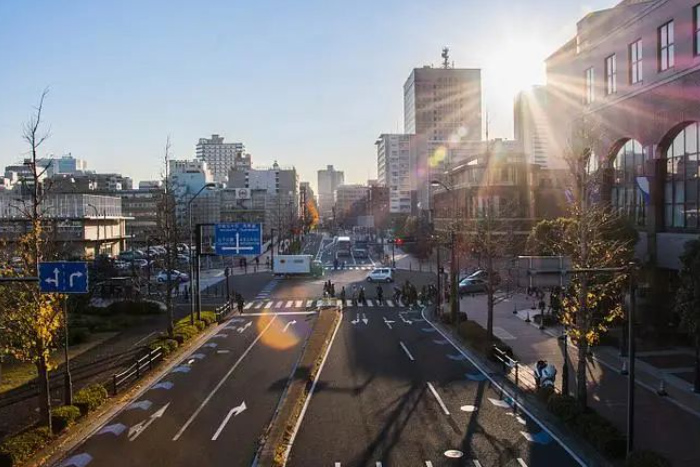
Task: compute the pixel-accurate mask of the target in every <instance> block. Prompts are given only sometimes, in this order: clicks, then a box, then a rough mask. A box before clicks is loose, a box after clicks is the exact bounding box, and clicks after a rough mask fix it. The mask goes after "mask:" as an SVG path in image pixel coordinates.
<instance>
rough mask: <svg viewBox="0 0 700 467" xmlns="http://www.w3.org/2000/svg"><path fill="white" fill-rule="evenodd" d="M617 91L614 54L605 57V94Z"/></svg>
mask: <svg viewBox="0 0 700 467" xmlns="http://www.w3.org/2000/svg"><path fill="white" fill-rule="evenodd" d="M616 92H617V60H616V59H615V54H612V55H611V56H609V57H608V58H606V59H605V94H606V95H608V96H609V95H610V94H615V93H616Z"/></svg>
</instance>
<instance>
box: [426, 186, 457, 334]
mask: <svg viewBox="0 0 700 467" xmlns="http://www.w3.org/2000/svg"><path fill="white" fill-rule="evenodd" d="M430 186H440V187H442V188H444V189H445V190H446V191H447V192H448V193H449V194H450V196H451V197H452V216H453V217H456V216H457V209H456V197H455V193H454V191H453V189H452V188H450V187H449V186H447V185H446V184H445V183H444V182H442V181H440V180H431V181H430ZM431 209H432V203H431ZM439 257H440V244H439V243H438V258H439ZM439 280H440V266H439V264H438V304H439V294H440V290H439V289H440V285H439ZM457 292H458V291H457V260H456V256H455V229H454V228H451V229H450V315H452V320H453V321H454V322H455V323H456V322H457V314H458V313H459V300H458V299H457V295H458V293H457Z"/></svg>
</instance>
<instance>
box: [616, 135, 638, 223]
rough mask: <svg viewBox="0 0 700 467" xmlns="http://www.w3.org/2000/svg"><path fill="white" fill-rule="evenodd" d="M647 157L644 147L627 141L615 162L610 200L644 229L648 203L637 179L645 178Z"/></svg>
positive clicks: (632, 141)
mask: <svg viewBox="0 0 700 467" xmlns="http://www.w3.org/2000/svg"><path fill="white" fill-rule="evenodd" d="M644 163H645V156H644V151H643V149H642V145H641V144H640V143H639V142H638V141H635V140H629V141H627V142H626V143H625V144H624V146H622V147H621V148H620V150H619V151H617V154H616V155H615V160H614V161H613V183H612V194H611V197H610V200H611V202H612V205H613V206H614V207H615V209H617V211H618V212H620V213H621V214H623V215H626V216H627V217H629V218H630V219H632V220H633V222H634V223H635V224H636V225H638V226H640V227H643V226H644V225H645V224H646V214H647V203H646V201H645V198H644V194H643V193H642V191H641V189H640V188H639V185H638V183H637V177H642V176H644Z"/></svg>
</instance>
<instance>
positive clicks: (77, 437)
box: [24, 319, 228, 467]
mask: <svg viewBox="0 0 700 467" xmlns="http://www.w3.org/2000/svg"><path fill="white" fill-rule="evenodd" d="M227 322H228V319H227V320H225V321H224V322H222V323H218V324H217V325H215V326H212V327H211V329H209V330H208V331H205V332H203V333H202V334H201V335H200V336H199V337H198V338H197V339H195V340H192V341H190V342H189V343H187V345H185V346H183V347H181V348H179V349H178V351H177V352H175V353H174V354H171V356H170V358H169V359H167V360H164V364H163V365H160V366H159V368H157V369H155V370H153V371H152V372H151V373H150V374H148V375H146V376H144V377H142V378H141V379H140V380H138V381H137V382H136V383H135V384H133V385H132V387H131V388H129V389H128V390H126V391H125V392H123V393H122V394H117V395H116V396H112V397H111V398H110V400H109V401H108V402H107V403H106V404H105V405H106V407H104V408H103V409H101V410H99V411H98V412H96V413H95V414H94V415H93V416H92V417H90V416H88V417H87V418H86V419H85V420H84V421H83V422H82V423H79V424H77V425H76V426H75V427H74V428H73V429H72V430H70V431H68V432H67V433H66V434H65V435H64V436H59V437H58V438H56V440H55V442H54V443H51V445H49V446H48V447H47V448H45V449H44V450H42V451H39V452H38V453H37V454H35V455H34V456H32V458H31V459H30V460H29V461H27V462H26V463H25V464H24V467H39V466H47V465H58V463H59V461H61V460H63V458H65V457H67V456H68V455H69V454H71V453H72V451H74V450H75V449H76V448H77V447H78V446H79V445H80V444H82V443H83V442H84V441H86V440H87V439H88V438H90V437H91V436H92V435H94V434H95V433H96V432H97V431H99V430H100V429H101V428H102V426H103V425H105V424H106V423H107V422H108V421H109V420H111V419H112V418H114V417H116V416H117V415H119V414H120V413H121V412H122V411H123V410H124V408H125V407H126V406H127V405H128V404H129V403H131V402H132V401H133V400H135V399H138V398H139V397H141V396H142V395H143V394H144V393H145V392H146V391H148V390H149V389H150V388H151V386H152V385H153V383H155V382H156V381H158V380H159V379H161V378H163V377H164V376H165V375H167V374H168V373H169V372H170V370H172V369H173V368H174V367H176V366H177V365H179V364H181V363H182V362H183V361H184V360H186V359H187V358H188V357H189V356H190V355H191V354H192V353H194V352H195V351H196V350H197V349H198V348H199V347H200V346H201V345H202V344H203V343H204V341H206V340H208V339H209V338H210V337H211V336H212V335H214V334H216V333H218V332H219V331H220V328H223V327H224V326H225V325H226V324H227Z"/></svg>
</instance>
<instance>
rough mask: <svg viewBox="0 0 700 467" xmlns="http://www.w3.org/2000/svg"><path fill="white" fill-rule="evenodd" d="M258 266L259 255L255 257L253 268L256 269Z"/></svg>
mask: <svg viewBox="0 0 700 467" xmlns="http://www.w3.org/2000/svg"><path fill="white" fill-rule="evenodd" d="M259 266H260V256H256V257H255V270H256V271H257V270H258V267H259Z"/></svg>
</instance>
